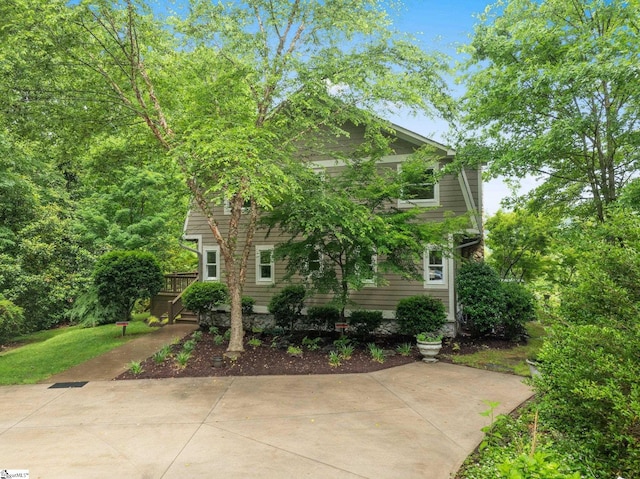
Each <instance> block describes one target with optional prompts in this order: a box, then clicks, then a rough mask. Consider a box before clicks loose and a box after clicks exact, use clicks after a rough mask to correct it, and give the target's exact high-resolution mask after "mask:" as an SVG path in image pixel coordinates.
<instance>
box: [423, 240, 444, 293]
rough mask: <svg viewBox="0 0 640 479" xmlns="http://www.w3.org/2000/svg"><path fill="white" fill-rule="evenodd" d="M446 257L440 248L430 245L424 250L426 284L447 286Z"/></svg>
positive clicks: (427, 285)
mask: <svg viewBox="0 0 640 479" xmlns="http://www.w3.org/2000/svg"><path fill="white" fill-rule="evenodd" d="M446 266H447V265H446V259H445V257H444V255H443V254H442V250H441V249H439V248H434V247H428V248H427V249H426V250H425V252H424V285H425V287H429V286H445V285H446V284H447V267H446Z"/></svg>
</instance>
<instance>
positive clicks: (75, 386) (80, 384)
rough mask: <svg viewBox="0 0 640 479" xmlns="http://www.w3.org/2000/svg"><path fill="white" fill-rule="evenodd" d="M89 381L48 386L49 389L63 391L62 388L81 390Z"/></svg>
mask: <svg viewBox="0 0 640 479" xmlns="http://www.w3.org/2000/svg"><path fill="white" fill-rule="evenodd" d="M88 382H89V381H77V382H72V383H55V384H52V385H51V386H49V389H64V388H81V387H82V386H84V385H85V384H87V383H88Z"/></svg>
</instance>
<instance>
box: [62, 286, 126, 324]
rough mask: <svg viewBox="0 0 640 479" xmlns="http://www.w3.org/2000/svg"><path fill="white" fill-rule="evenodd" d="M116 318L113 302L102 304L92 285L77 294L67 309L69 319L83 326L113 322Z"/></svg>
mask: <svg viewBox="0 0 640 479" xmlns="http://www.w3.org/2000/svg"><path fill="white" fill-rule="evenodd" d="M118 319H119V316H118V309H117V307H116V306H115V305H114V304H107V305H104V304H102V303H101V302H100V300H99V299H98V291H97V290H96V288H95V287H93V286H92V287H90V288H89V289H88V290H87V291H85V292H84V293H81V294H79V295H78V297H77V298H76V300H75V301H74V302H73V306H72V307H71V309H70V310H69V320H70V321H71V322H72V323H76V324H81V325H83V326H85V327H94V326H100V325H102V324H109V323H115V322H116V321H117V320H118Z"/></svg>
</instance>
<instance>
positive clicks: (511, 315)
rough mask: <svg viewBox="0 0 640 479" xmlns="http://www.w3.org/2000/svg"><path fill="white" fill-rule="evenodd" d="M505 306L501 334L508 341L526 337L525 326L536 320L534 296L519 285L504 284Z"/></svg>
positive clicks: (501, 321)
mask: <svg viewBox="0 0 640 479" xmlns="http://www.w3.org/2000/svg"><path fill="white" fill-rule="evenodd" d="M502 292H503V294H504V306H503V311H502V318H501V320H500V325H499V329H500V330H501V331H500V333H501V335H502V336H503V337H505V338H506V339H515V338H518V337H524V336H525V335H526V333H527V329H526V328H525V326H524V325H525V324H526V323H528V322H529V321H534V320H535V319H536V312H535V308H534V299H533V295H532V294H531V293H530V292H529V291H527V289H526V288H525V287H524V286H522V285H521V284H518V283H502Z"/></svg>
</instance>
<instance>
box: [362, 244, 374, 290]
mask: <svg viewBox="0 0 640 479" xmlns="http://www.w3.org/2000/svg"><path fill="white" fill-rule="evenodd" d="M361 260H362V262H363V263H364V264H365V265H366V267H365V268H366V270H365V271H364V272H363V273H364V274H363V279H362V282H363V283H364V284H372V285H374V284H376V273H377V272H378V255H376V254H375V253H370V252H369V253H362V256H361Z"/></svg>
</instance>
